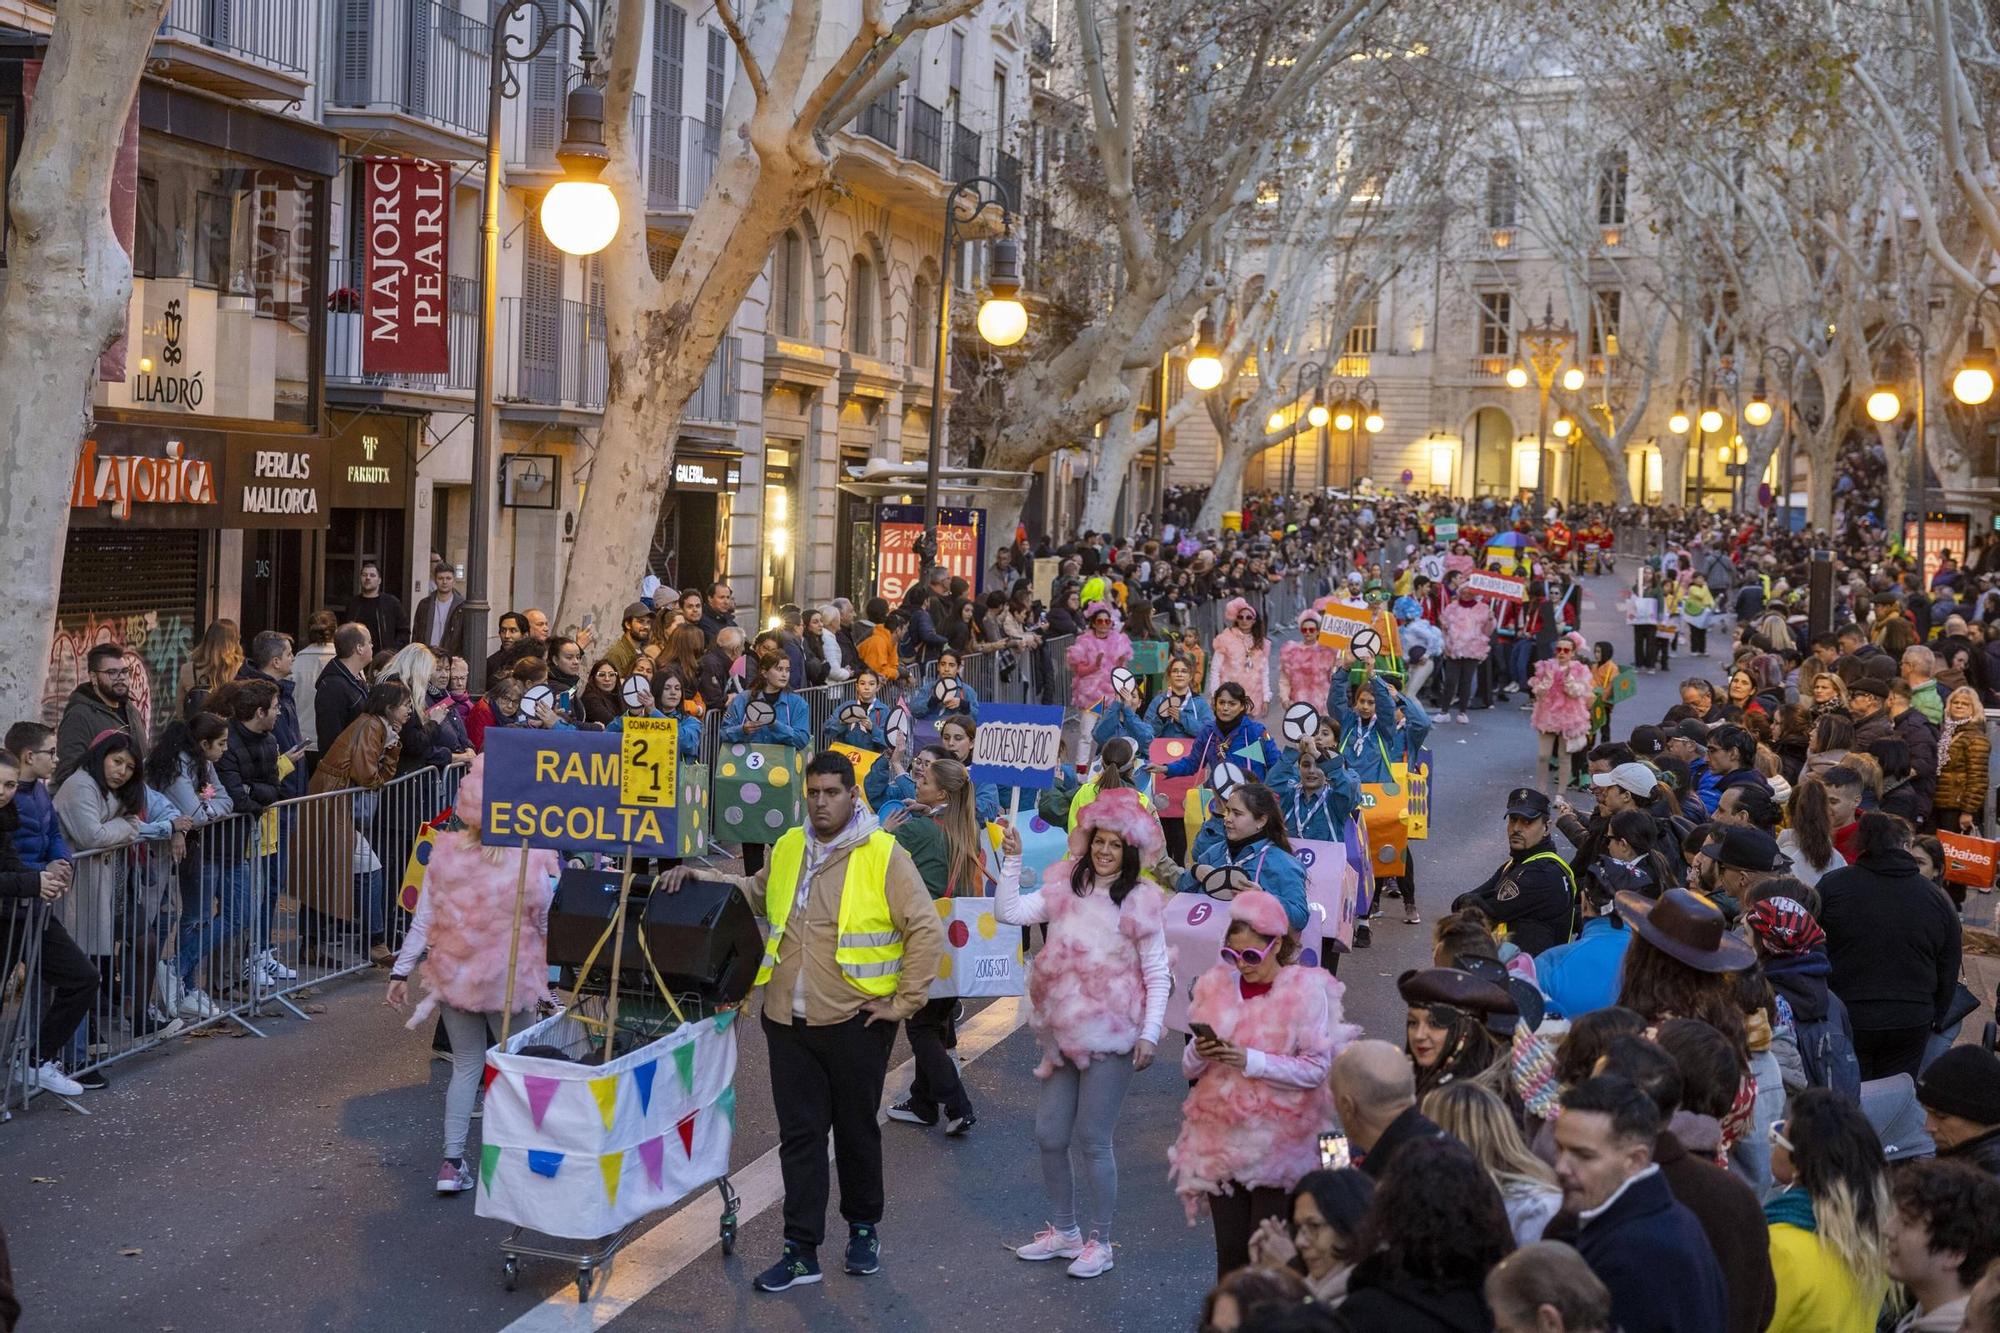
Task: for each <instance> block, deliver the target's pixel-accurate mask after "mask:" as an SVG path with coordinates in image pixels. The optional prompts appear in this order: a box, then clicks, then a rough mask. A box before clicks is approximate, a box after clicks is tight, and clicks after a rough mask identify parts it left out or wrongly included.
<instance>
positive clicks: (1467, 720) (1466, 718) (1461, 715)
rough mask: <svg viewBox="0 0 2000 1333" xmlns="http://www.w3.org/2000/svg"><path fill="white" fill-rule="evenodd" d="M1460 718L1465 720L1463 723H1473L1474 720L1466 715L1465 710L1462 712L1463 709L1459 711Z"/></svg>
mask: <svg viewBox="0 0 2000 1333" xmlns="http://www.w3.org/2000/svg"><path fill="white" fill-rule="evenodd" d="M1458 720H1459V721H1460V722H1463V723H1466V724H1467V725H1470V724H1471V722H1472V719H1471V718H1469V717H1467V716H1466V715H1465V714H1464V712H1462V711H1461V712H1460V713H1459V715H1458Z"/></svg>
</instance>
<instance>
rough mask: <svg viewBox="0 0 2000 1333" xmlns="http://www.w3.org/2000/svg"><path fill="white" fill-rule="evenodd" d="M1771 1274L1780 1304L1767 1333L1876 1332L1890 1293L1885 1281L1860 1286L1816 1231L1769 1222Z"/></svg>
mask: <svg viewBox="0 0 2000 1333" xmlns="http://www.w3.org/2000/svg"><path fill="white" fill-rule="evenodd" d="M1794 1192H1795V1191H1787V1194H1790V1193H1794ZM1771 1273H1772V1276H1773V1277H1774V1278H1776V1280H1777V1289H1778V1300H1777V1308H1776V1311H1775V1312H1774V1313H1773V1314H1772V1316H1771V1322H1770V1323H1769V1324H1768V1325H1766V1328H1767V1330H1768V1333H1874V1329H1875V1317H1876V1315H1877V1314H1879V1313H1880V1312H1881V1309H1882V1300H1883V1298H1884V1297H1885V1296H1887V1295H1888V1282H1887V1280H1886V1279H1883V1280H1880V1281H1877V1282H1876V1283H1875V1284H1874V1286H1873V1287H1870V1288H1864V1287H1862V1285H1861V1284H1860V1282H1858V1281H1857V1280H1856V1279H1855V1275H1854V1271H1853V1270H1852V1269H1850V1268H1849V1267H1848V1266H1847V1265H1846V1264H1844V1263H1842V1262H1841V1261H1840V1256H1839V1255H1837V1254H1835V1253H1834V1252H1833V1251H1832V1250H1830V1249H1828V1248H1827V1247H1826V1245H1825V1244H1823V1243H1822V1242H1821V1240H1820V1238H1819V1236H1818V1235H1817V1234H1816V1233H1814V1232H1812V1231H1808V1230H1805V1229H1804V1228H1801V1227H1797V1226H1793V1225H1791V1224H1790V1223H1787V1222H1776V1223H1773V1225H1772V1226H1771Z"/></svg>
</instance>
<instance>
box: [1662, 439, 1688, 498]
mask: <svg viewBox="0 0 2000 1333" xmlns="http://www.w3.org/2000/svg"><path fill="white" fill-rule="evenodd" d="M1658 443H1659V448H1660V503H1661V504H1663V505H1678V504H1685V503H1686V502H1687V479H1688V478H1687V462H1688V447H1687V441H1686V440H1685V439H1683V438H1681V437H1680V436H1678V435H1663V436H1661V437H1660V439H1659V442H1658Z"/></svg>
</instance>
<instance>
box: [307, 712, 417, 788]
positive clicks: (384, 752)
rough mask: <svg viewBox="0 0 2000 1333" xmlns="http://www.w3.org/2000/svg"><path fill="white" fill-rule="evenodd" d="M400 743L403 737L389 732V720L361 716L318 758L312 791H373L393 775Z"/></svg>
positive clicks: (370, 714) (400, 752)
mask: <svg viewBox="0 0 2000 1333" xmlns="http://www.w3.org/2000/svg"><path fill="white" fill-rule="evenodd" d="M402 744H403V741H402V737H401V736H400V735H398V734H397V733H396V732H394V731H392V730H390V728H389V722H388V719H386V718H383V717H379V716H377V715H376V714H373V713H363V714H362V715H361V716H360V717H357V718H355V719H354V721H353V722H351V723H349V724H348V727H347V730H345V731H343V732H341V733H340V735H339V736H337V737H335V738H334V742H333V744H332V745H330V746H328V747H327V750H326V753H325V754H323V755H321V756H320V760H319V767H318V768H315V769H314V770H313V776H312V789H313V791H314V792H316V793H317V792H329V791H345V790H346V789H348V788H349V787H363V788H367V789H368V790H370V791H373V790H374V789H376V788H378V787H380V786H382V785H383V784H384V783H386V782H388V781H389V780H390V779H391V778H393V777H395V776H396V761H397V759H398V758H399V757H400V756H401V754H402Z"/></svg>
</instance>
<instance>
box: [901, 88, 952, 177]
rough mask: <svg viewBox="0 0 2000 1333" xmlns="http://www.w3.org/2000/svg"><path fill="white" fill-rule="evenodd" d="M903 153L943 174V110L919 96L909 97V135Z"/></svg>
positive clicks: (921, 164) (919, 163)
mask: <svg viewBox="0 0 2000 1333" xmlns="http://www.w3.org/2000/svg"><path fill="white" fill-rule="evenodd" d="M903 155H904V156H905V157H907V158H909V159H910V161H912V162H915V163H916V164H917V165H918V166H921V167H929V168H930V169H931V170H932V171H935V172H937V173H938V174H939V175H940V176H942V175H943V174H944V112H943V111H942V110H940V109H939V108H937V107H934V106H932V105H931V104H930V103H929V102H926V101H925V100H924V99H923V98H921V97H912V98H911V99H910V137H909V141H908V142H907V143H906V144H905V146H904V149H903Z"/></svg>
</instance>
